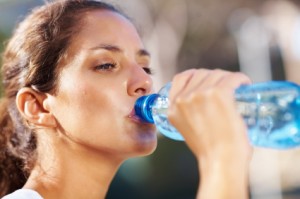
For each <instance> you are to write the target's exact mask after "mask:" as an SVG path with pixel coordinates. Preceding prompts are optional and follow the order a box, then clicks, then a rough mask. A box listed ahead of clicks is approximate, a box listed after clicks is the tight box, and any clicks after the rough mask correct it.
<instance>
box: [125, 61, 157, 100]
mask: <svg viewBox="0 0 300 199" xmlns="http://www.w3.org/2000/svg"><path fill="white" fill-rule="evenodd" d="M131 68H132V69H131V70H130V79H129V80H128V84H127V93H128V95H130V96H137V97H139V96H143V95H147V94H149V93H150V92H151V91H152V89H153V81H152V78H151V76H150V75H149V74H148V73H147V72H146V71H145V70H144V69H143V68H142V67H141V66H139V65H134V66H133V67H131Z"/></svg>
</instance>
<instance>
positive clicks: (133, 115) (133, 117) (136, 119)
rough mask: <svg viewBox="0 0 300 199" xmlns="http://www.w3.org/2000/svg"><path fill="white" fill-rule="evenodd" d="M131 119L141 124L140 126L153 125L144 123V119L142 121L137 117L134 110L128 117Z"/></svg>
mask: <svg viewBox="0 0 300 199" xmlns="http://www.w3.org/2000/svg"><path fill="white" fill-rule="evenodd" d="M127 117H128V118H129V119H131V120H133V121H134V122H137V123H140V124H148V125H153V124H151V123H148V122H146V121H144V120H143V119H141V118H140V117H139V116H137V115H136V113H135V110H134V108H133V109H132V111H131V112H130V113H129V114H128V116H127Z"/></svg>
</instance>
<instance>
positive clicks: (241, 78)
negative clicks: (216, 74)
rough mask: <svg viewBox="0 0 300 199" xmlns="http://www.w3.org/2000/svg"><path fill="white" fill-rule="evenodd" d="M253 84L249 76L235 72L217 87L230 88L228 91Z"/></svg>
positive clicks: (223, 79) (221, 80) (222, 80)
mask: <svg viewBox="0 0 300 199" xmlns="http://www.w3.org/2000/svg"><path fill="white" fill-rule="evenodd" d="M251 83H252V81H251V79H250V78H249V77H248V76H246V75H245V74H243V73H240V72H235V73H230V74H228V75H227V76H226V78H222V79H220V81H219V82H218V83H217V85H218V86H220V87H221V88H228V89H233V90H235V89H236V88H238V87H239V86H241V85H247V84H251Z"/></svg>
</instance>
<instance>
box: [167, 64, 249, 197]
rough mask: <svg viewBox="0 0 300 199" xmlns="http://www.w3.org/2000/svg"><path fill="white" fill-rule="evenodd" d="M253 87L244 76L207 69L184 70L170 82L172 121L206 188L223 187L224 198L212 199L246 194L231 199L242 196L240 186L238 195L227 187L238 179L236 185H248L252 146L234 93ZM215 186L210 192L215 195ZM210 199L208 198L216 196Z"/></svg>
mask: <svg viewBox="0 0 300 199" xmlns="http://www.w3.org/2000/svg"><path fill="white" fill-rule="evenodd" d="M250 83H251V81H250V79H249V78H248V77H247V76H245V75H244V74H242V73H232V72H227V71H222V70H206V69H200V70H195V69H193V70H188V71H185V72H183V73H180V74H178V75H176V76H175V77H174V79H173V81H172V88H171V91H170V107H169V112H168V117H169V120H170V122H171V123H172V124H173V125H174V126H175V127H176V128H177V129H178V130H179V131H180V132H181V134H182V135H183V137H184V138H185V140H186V143H187V145H188V146H189V147H190V149H191V150H192V152H193V153H194V154H195V156H196V158H197V160H198V162H199V167H200V168H199V169H200V172H201V179H202V181H205V182H207V183H206V184H204V186H206V187H210V186H212V187H213V186H219V188H220V193H221V195H218V196H216V195H213V198H218V197H219V196H220V197H222V198H223V196H224V198H226V197H225V195H227V196H228V198H230V197H233V196H234V198H239V196H241V195H243V194H244V195H245V193H244V192H245V189H241V190H242V192H243V193H241V194H240V195H231V194H238V192H236V189H237V187H236V188H235V189H234V190H235V192H234V191H231V189H232V188H228V187H227V186H226V184H225V183H227V184H228V180H230V181H232V180H233V179H236V180H235V181H234V182H232V183H233V184H238V185H239V184H240V185H242V186H244V185H245V183H244V182H245V176H246V175H244V174H245V173H246V172H247V171H246V170H247V164H248V160H249V157H250V154H251V147H250V144H249V142H248V139H247V129H246V126H245V124H244V122H243V119H242V117H241V116H240V114H239V113H238V112H237V109H236V107H235V100H234V91H235V89H236V88H237V87H239V86H240V85H242V84H250ZM239 172H241V173H239ZM216 175H217V176H216ZM240 176H242V178H240ZM211 179H213V181H211ZM226 180H227V182H226ZM239 181H241V182H239ZM210 182H211V183H210ZM233 184H231V186H232V185H233ZM212 187H210V188H208V189H207V190H210V192H212V190H213V189H211V188H212ZM222 187H223V188H224V191H223V192H222V189H221V188H222ZM244 187H245V186H244ZM202 192H203V191H202ZM223 193H224V194H223ZM209 194H210V193H209ZM209 194H208V195H207V194H206V196H212V195H209ZM222 194H223V195H222ZM215 196H216V197H215ZM235 196H238V197H235ZM208 198H209V197H208ZM241 198H243V197H242V196H241Z"/></svg>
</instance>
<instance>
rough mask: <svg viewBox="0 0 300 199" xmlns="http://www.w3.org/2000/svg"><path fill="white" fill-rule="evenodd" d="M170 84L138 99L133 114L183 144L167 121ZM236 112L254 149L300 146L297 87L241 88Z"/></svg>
mask: <svg viewBox="0 0 300 199" xmlns="http://www.w3.org/2000/svg"><path fill="white" fill-rule="evenodd" d="M170 88H171V83H168V84H167V85H166V86H164V87H163V88H162V89H161V90H160V91H159V92H158V93H157V94H151V95H147V96H142V97H140V98H139V99H138V100H137V101H136V104H135V112H136V114H137V115H138V116H139V117H140V118H141V119H143V120H144V121H146V122H149V123H155V125H156V126H157V128H158V131H159V132H160V133H162V134H163V135H165V136H167V137H168V138H171V139H174V140H184V139H183V137H182V136H181V134H180V133H179V132H178V131H177V130H176V128H174V127H173V126H172V125H171V124H170V123H169V122H168V119H167V109H168V105H169V101H168V93H169V90H170ZM235 99H236V102H237V103H236V104H237V109H238V111H239V112H240V113H241V115H242V117H243V118H244V121H245V123H246V125H247V127H248V136H249V140H250V142H251V143H252V145H254V146H259V147H266V148H273V149H289V148H294V147H298V146H300V87H299V86H298V85H296V84H294V83H291V82H286V81H270V82H263V83H256V84H252V85H243V86H241V87H239V88H238V89H237V90H236V92H235Z"/></svg>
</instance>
